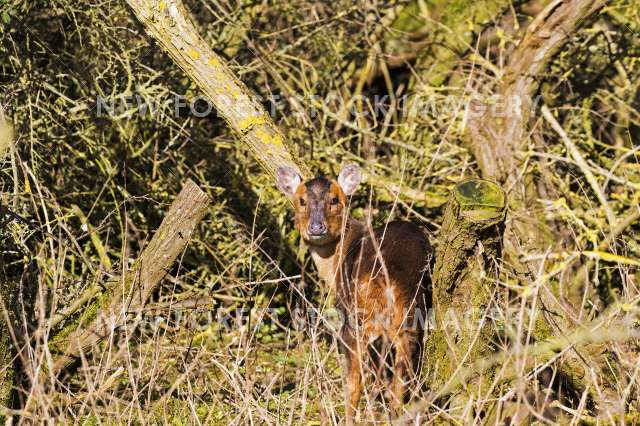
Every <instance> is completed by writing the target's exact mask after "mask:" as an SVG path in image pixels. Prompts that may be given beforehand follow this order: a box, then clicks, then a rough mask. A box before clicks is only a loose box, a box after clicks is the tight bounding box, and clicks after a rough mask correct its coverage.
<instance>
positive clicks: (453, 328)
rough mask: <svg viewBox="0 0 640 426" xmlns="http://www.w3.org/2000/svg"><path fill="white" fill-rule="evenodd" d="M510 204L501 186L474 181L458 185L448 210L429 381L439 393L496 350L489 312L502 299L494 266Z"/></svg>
mask: <svg viewBox="0 0 640 426" xmlns="http://www.w3.org/2000/svg"><path fill="white" fill-rule="evenodd" d="M506 204H507V203H506V196H505V193H504V191H503V190H502V189H501V188H500V187H499V186H497V185H496V184H494V183H491V182H489V181H485V180H480V179H471V180H468V181H465V182H462V183H460V184H458V185H457V186H456V187H455V188H454V189H453V191H452V193H451V196H450V199H449V202H448V204H447V206H446V208H445V213H444V221H443V224H442V228H441V230H440V236H439V245H438V251H437V253H436V263H435V267H434V271H433V277H432V282H433V304H434V306H433V307H434V313H435V330H434V331H433V333H431V335H430V336H429V338H428V341H427V351H426V356H425V359H426V360H427V362H426V365H427V367H426V368H427V375H428V377H429V381H428V383H429V384H430V386H431V388H432V389H433V390H434V391H436V392H437V391H438V390H439V389H442V388H445V387H448V386H447V385H448V384H449V383H450V382H454V381H456V377H457V376H458V375H459V374H461V373H463V369H464V368H465V367H468V366H470V365H473V364H474V363H475V362H476V361H477V360H478V359H481V358H482V357H484V356H485V355H487V354H488V353H489V352H490V351H491V350H492V349H491V341H492V340H493V339H494V337H495V336H494V328H493V327H492V325H491V324H490V321H489V320H488V319H487V318H486V315H487V312H488V310H489V309H490V308H491V306H492V302H493V301H495V300H496V299H497V297H496V296H497V291H498V288H497V285H496V273H495V272H494V268H495V267H494V265H495V259H497V258H498V257H500V251H501V241H502V231H503V228H504V227H503V225H504V219H505V212H506ZM483 374H485V375H486V374H489V373H487V372H485V373H483ZM478 381H480V384H483V382H485V377H475V378H473V379H472V380H471V382H472V383H474V384H475V385H477V384H478ZM467 385H470V383H469V381H467Z"/></svg>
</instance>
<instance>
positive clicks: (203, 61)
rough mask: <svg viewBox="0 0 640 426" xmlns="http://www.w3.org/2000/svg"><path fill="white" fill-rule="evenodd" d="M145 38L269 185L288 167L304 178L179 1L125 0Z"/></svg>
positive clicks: (253, 99)
mask: <svg viewBox="0 0 640 426" xmlns="http://www.w3.org/2000/svg"><path fill="white" fill-rule="evenodd" d="M127 3H129V5H130V6H131V8H132V9H133V12H134V13H135V15H136V16H137V17H138V19H139V20H140V22H142V23H143V24H144V27H145V29H146V30H147V32H148V33H149V34H150V35H151V36H152V37H153V39H155V40H156V41H157V42H158V43H159V44H160V45H161V46H162V47H163V48H164V49H165V51H167V52H168V53H169V55H170V56H171V57H172V58H173V60H174V61H175V62H176V64H178V66H180V68H182V69H183V70H184V72H185V73H186V74H187V76H188V77H189V78H191V80H193V82H195V83H196V84H197V85H198V86H199V87H200V89H201V90H202V91H203V92H204V93H205V95H206V96H207V97H208V98H209V100H211V102H212V103H213V105H214V106H215V108H216V110H217V112H218V114H220V116H221V117H222V118H224V120H225V121H226V122H227V124H228V125H229V127H231V129H233V130H234V131H235V132H236V133H237V134H238V135H239V136H240V137H241V139H242V141H243V142H245V143H246V144H247V146H248V148H249V150H250V151H251V153H252V154H253V156H254V157H255V158H256V160H258V162H259V163H260V165H261V166H262V167H263V169H264V170H265V171H266V172H267V173H269V174H270V175H271V176H272V178H273V179H274V182H275V176H276V170H277V168H278V167H280V166H289V167H293V168H294V169H296V170H298V171H299V172H300V174H301V175H302V176H303V177H304V176H309V173H308V170H307V169H306V168H305V167H304V165H303V164H301V163H298V162H297V161H295V159H294V156H293V155H292V152H291V151H290V149H289V147H288V144H287V142H286V140H285V138H284V137H283V135H282V133H281V132H280V131H279V129H278V128H277V127H276V125H275V123H274V122H273V120H272V119H271V117H270V116H269V115H268V113H267V112H266V111H265V110H264V108H263V107H262V106H261V105H260V103H259V102H258V101H257V99H256V97H255V96H254V95H253V94H252V93H251V92H250V91H249V89H248V88H247V87H246V86H245V85H244V84H243V83H242V82H241V81H240V80H238V79H237V78H236V77H235V76H234V75H233V73H232V72H231V71H230V70H229V67H228V66H227V64H226V63H225V61H224V60H223V59H222V58H221V57H220V56H218V55H217V54H216V53H215V52H214V51H213V50H212V49H211V48H210V47H209V46H208V45H207V43H206V41H205V40H203V39H202V37H200V36H199V35H198V32H197V31H196V28H195V26H194V25H193V23H192V22H191V19H190V17H189V14H188V12H187V10H186V9H185V7H184V5H183V4H182V1H181V0H127Z"/></svg>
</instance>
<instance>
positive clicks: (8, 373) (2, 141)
mask: <svg viewBox="0 0 640 426" xmlns="http://www.w3.org/2000/svg"><path fill="white" fill-rule="evenodd" d="M12 142H13V132H12V129H11V126H10V125H9V124H8V123H7V121H6V120H5V117H4V111H3V110H2V106H0V161H2V159H3V158H4V154H6V152H7V151H8V150H9V147H10V146H11V143H12ZM6 223H8V220H6V218H5V217H4V213H3V210H2V199H0V244H1V245H2V247H0V422H3V420H4V416H3V414H2V408H6V407H8V406H9V405H10V404H11V397H12V394H13V383H14V379H15V366H14V362H13V358H14V357H15V350H14V347H13V339H12V338H11V335H12V324H13V321H14V309H13V308H14V306H15V294H16V286H15V285H14V284H13V283H12V281H11V280H10V279H9V277H7V276H6V274H5V265H4V263H5V262H4V254H3V253H2V251H4V250H5V249H6V246H7V245H9V244H10V241H9V240H10V238H11V237H10V236H9V235H8V232H7V230H6V229H4V227H5V225H6Z"/></svg>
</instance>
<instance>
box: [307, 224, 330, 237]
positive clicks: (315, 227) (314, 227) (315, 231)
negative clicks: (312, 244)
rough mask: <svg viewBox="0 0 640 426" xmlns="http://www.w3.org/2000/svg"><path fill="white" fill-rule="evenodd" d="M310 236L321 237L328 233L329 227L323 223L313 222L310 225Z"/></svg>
mask: <svg viewBox="0 0 640 426" xmlns="http://www.w3.org/2000/svg"><path fill="white" fill-rule="evenodd" d="M308 231H309V235H313V236H316V237H317V236H320V235H324V234H326V233H327V225H326V224H325V223H322V222H312V223H310V224H309V229H308Z"/></svg>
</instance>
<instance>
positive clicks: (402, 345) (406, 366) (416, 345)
mask: <svg viewBox="0 0 640 426" xmlns="http://www.w3.org/2000/svg"><path fill="white" fill-rule="evenodd" d="M394 350H395V355H394V364H393V379H392V384H391V403H392V405H393V407H394V408H395V410H396V411H397V412H398V411H399V410H400V409H401V408H402V405H403V404H404V403H405V402H406V399H407V397H408V396H409V391H410V390H411V389H412V388H413V387H415V385H416V384H417V381H418V372H419V369H420V362H421V358H422V333H420V332H415V331H404V332H402V333H401V334H400V335H399V336H398V337H397V339H396V340H395V342H394Z"/></svg>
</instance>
